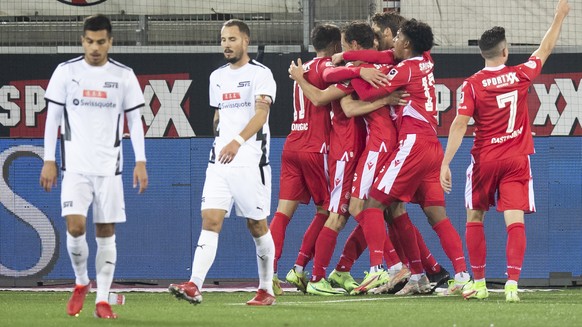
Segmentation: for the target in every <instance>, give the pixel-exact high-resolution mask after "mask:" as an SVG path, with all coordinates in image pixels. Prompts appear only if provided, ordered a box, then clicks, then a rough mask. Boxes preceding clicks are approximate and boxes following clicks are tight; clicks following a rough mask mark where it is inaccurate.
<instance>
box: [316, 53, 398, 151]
mask: <svg viewBox="0 0 582 327" xmlns="http://www.w3.org/2000/svg"><path fill="white" fill-rule="evenodd" d="M370 51H371V52H372V53H378V54H382V53H381V52H378V51H376V50H370ZM360 52H362V53H367V50H361V51H360ZM362 67H366V68H376V69H378V70H380V71H381V72H383V73H384V74H387V73H388V72H389V71H390V70H391V69H392V65H385V64H372V63H363V64H361V65H360V66H357V67H356V66H353V65H351V64H350V63H348V64H347V65H346V66H341V67H334V68H330V69H327V70H326V71H325V73H324V74H323V79H324V80H325V81H327V82H338V81H343V80H346V79H352V78H355V77H359V76H360V68H362ZM340 85H342V86H343V85H349V84H340ZM342 90H343V89H342ZM350 90H351V88H350ZM338 108H339V107H338ZM342 114H343V113H342ZM334 115H335V112H334ZM362 117H363V118H364V120H365V121H366V126H367V129H368V142H367V143H368V148H369V149H371V150H372V151H379V152H392V147H393V145H394V144H396V131H395V127H394V123H393V121H392V118H391V117H390V108H389V107H382V108H379V109H377V110H374V111H372V112H370V113H368V114H366V115H363V116H362Z"/></svg>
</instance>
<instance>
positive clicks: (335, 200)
mask: <svg viewBox="0 0 582 327" xmlns="http://www.w3.org/2000/svg"><path fill="white" fill-rule="evenodd" d="M342 158H343V159H347V160H330V162H329V177H330V178H329V183H330V189H331V194H330V196H329V205H328V210H329V211H331V212H335V213H339V214H340V215H346V214H349V210H348V208H349V203H350V198H351V197H352V192H351V189H352V180H353V178H354V172H355V171H356V165H357V163H358V162H357V161H356V159H357V156H356V155H353V156H352V157H348V156H347V155H346V156H344V157H342Z"/></svg>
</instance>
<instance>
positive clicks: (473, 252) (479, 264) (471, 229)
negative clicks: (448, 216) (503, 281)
mask: <svg viewBox="0 0 582 327" xmlns="http://www.w3.org/2000/svg"><path fill="white" fill-rule="evenodd" d="M465 242H466V243H467V251H468V252H469V263H470V264H471V270H472V271H473V278H474V279H483V278H485V266H486V258H487V244H486V243H485V228H483V223H482V222H468V223H467V225H466V227H465Z"/></svg>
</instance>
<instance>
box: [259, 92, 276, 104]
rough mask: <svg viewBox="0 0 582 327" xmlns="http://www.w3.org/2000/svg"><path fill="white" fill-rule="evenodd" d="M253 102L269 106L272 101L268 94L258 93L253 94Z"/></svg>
mask: <svg viewBox="0 0 582 327" xmlns="http://www.w3.org/2000/svg"><path fill="white" fill-rule="evenodd" d="M255 102H259V103H264V104H266V105H267V106H270V105H271V104H272V103H273V99H272V98H271V96H270V95H264V94H258V95H257V96H255Z"/></svg>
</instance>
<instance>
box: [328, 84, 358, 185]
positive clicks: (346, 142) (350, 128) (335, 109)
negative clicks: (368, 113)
mask: <svg viewBox="0 0 582 327" xmlns="http://www.w3.org/2000/svg"><path fill="white" fill-rule="evenodd" d="M335 86H336V87H337V88H338V89H340V90H341V91H343V92H344V93H345V94H346V95H347V94H351V93H352V92H353V91H354V90H353V88H352V87H351V86H350V83H349V81H346V82H343V83H338V84H335ZM331 110H332V123H331V124H332V127H331V133H330V149H329V158H330V160H344V161H349V160H356V161H357V160H358V158H354V156H355V154H359V153H360V152H361V151H362V150H363V148H364V146H365V143H366V124H365V123H364V120H363V118H362V117H352V118H348V117H347V116H346V114H345V113H344V111H343V110H342V107H341V104H340V100H335V101H332V102H331ZM345 154H347V156H348V157H346V156H345ZM350 178H351V177H350Z"/></svg>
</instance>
